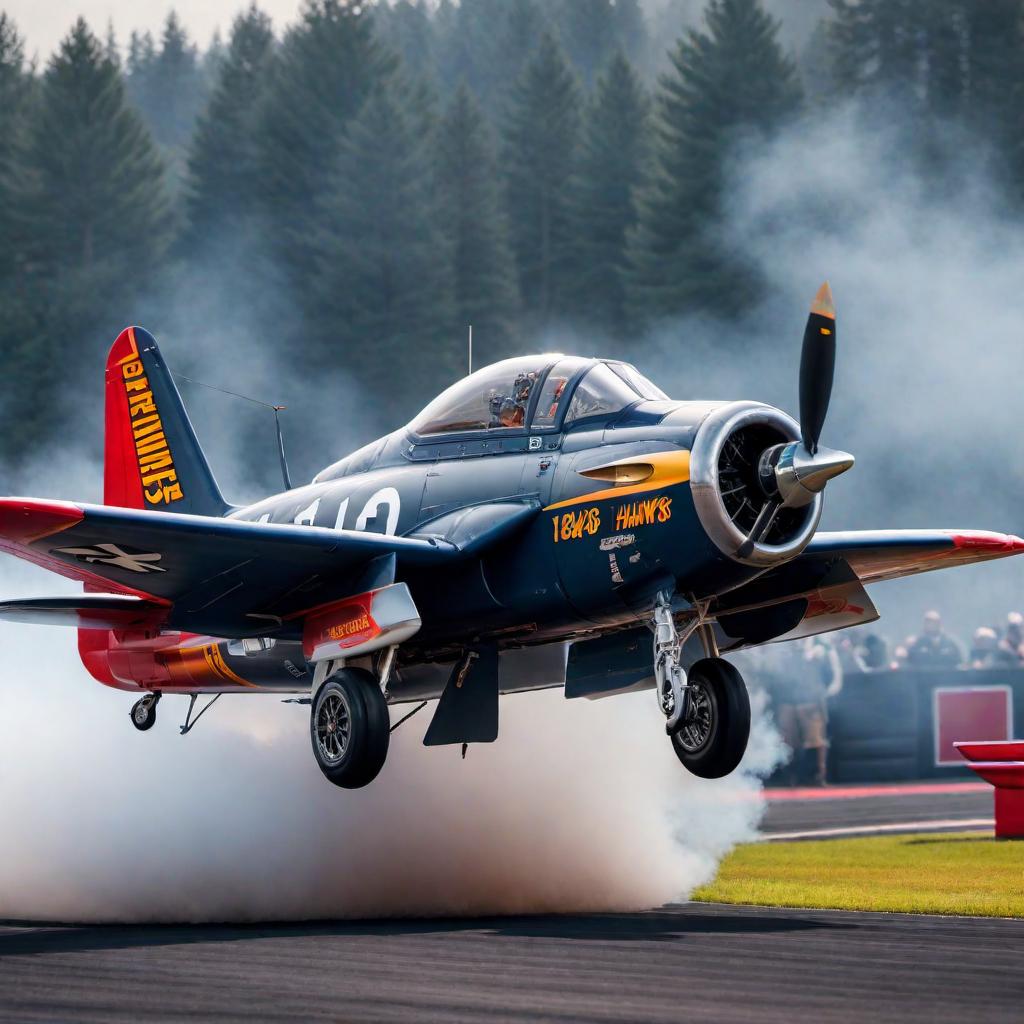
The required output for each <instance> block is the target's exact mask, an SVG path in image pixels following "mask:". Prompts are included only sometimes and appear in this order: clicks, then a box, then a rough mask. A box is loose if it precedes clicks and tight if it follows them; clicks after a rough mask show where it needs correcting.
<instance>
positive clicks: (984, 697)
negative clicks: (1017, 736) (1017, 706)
mask: <svg viewBox="0 0 1024 1024" xmlns="http://www.w3.org/2000/svg"><path fill="white" fill-rule="evenodd" d="M932 721H933V732H934V734H935V764H936V766H938V767H942V766H944V765H958V766H959V765H962V764H963V759H962V758H961V756H960V754H959V752H958V751H957V749H956V747H955V746H954V745H953V744H954V743H957V742H965V741H969V740H1005V739H1009V738H1010V729H1011V725H1012V722H1013V694H1012V693H1011V691H1010V688H1009V687H1008V686H971V687H968V686H964V687H949V688H943V689H938V690H936V691H935V695H934V703H933V705H932Z"/></svg>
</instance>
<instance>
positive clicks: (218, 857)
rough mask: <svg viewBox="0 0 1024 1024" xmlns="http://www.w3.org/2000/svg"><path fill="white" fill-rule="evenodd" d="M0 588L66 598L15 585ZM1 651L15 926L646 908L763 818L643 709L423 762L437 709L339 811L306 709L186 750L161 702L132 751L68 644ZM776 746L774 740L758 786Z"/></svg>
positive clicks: (46, 636)
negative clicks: (677, 752) (685, 756)
mask: <svg viewBox="0 0 1024 1024" xmlns="http://www.w3.org/2000/svg"><path fill="white" fill-rule="evenodd" d="M2 581H3V589H4V592H5V593H6V594H18V593H26V592H32V593H40V592H44V591H45V592H50V593H52V592H53V591H54V584H53V582H52V580H51V579H47V578H44V577H42V575H41V574H38V575H37V574H35V573H30V572H28V571H26V572H22V571H20V570H19V571H18V572H16V573H11V572H10V571H9V567H8V566H5V571H4V573H3V576H2ZM0 650H2V651H3V655H2V665H3V669H2V685H0V749H2V750H3V758H2V761H0V817H2V820H3V822H4V840H5V841H4V856H3V858H2V859H0V918H31V919H46V920H50V919H53V920H74V921H247V920H274V919H278V920H280V919H288V920H292V919H309V918H335V917H353V916H358V917H370V916H374V917H375V916H397V915H435V914H444V915H462V914H467V915H468V914H491V913H533V912H548V911H551V912H571V911H587V910H634V909H640V908H646V907H651V906H657V905H659V904H661V903H663V902H665V901H667V900H670V899H673V898H678V897H680V896H684V895H685V894H686V893H687V892H689V891H690V890H691V889H692V888H693V887H694V886H696V885H698V884H700V883H702V882H703V881H705V880H707V879H709V878H711V877H712V876H713V874H714V871H715V867H716V865H717V863H718V860H719V858H720V857H721V856H722V855H723V854H724V853H725V852H726V851H727V850H728V849H729V848H730V847H731V846H732V845H733V844H734V843H736V842H738V841H740V840H743V839H747V838H751V837H752V836H753V834H754V828H755V826H756V824H757V821H758V819H759V816H760V813H761V805H760V802H759V800H758V799H757V793H758V788H759V787H758V783H757V782H756V781H755V780H754V778H753V777H752V776H751V775H749V774H738V775H736V776H734V777H733V778H731V779H727V780H722V781H720V782H714V783H711V782H702V781H700V780H697V779H695V778H693V777H691V776H689V775H687V773H686V772H685V771H684V770H683V769H682V767H681V766H680V765H679V764H678V762H677V761H676V760H675V757H674V755H673V754H672V752H671V750H670V748H669V744H668V743H667V741H666V739H665V737H664V730H663V727H662V724H661V720H660V715H659V713H658V711H657V709H656V707H655V704H654V700H653V698H652V696H651V695H650V694H639V695H634V696H632V697H623V698H618V699H613V700H607V701H603V702H597V703H593V704H591V703H587V702H579V701H577V702H572V703H571V704H570V703H569V702H567V701H565V700H564V698H563V697H562V695H561V693H557V692H555V693H536V694H524V695H521V696H514V697H510V698H504V699H503V701H502V707H501V715H502V723H501V729H502V735H501V738H500V741H499V742H498V743H497V744H495V745H493V746H474V747H471V748H470V751H469V755H468V757H467V758H466V760H465V761H462V760H460V757H459V751H458V748H443V749H429V750H428V749H426V748H424V747H423V746H422V745H421V740H422V736H423V731H424V728H425V726H426V723H427V721H428V720H429V719H428V715H429V713H430V712H429V709H428V710H426V711H424V712H423V713H421V715H420V716H419V717H418V718H414V719H413V720H412V721H410V722H409V723H407V724H406V725H404V726H402V727H401V728H400V729H399V730H398V732H396V733H395V734H394V737H393V743H392V749H391V754H390V757H389V760H388V763H387V765H386V766H385V769H384V771H383V773H382V774H381V776H380V777H379V778H378V779H377V781H376V782H375V783H374V784H373V785H371V786H370V787H369V788H367V789H365V790H362V791H358V792H345V791H342V790H338V789H335V788H334V787H333V786H331V785H329V784H328V783H327V782H325V781H324V780H323V779H322V778H321V777H320V774H319V771H318V770H317V768H316V766H315V764H314V762H313V760H312V755H311V753H310V750H309V736H308V709H306V708H303V707H301V706H295V705H287V706H286V705H283V704H281V703H279V702H278V701H277V700H275V699H274V698H273V697H270V696H263V697H259V696H252V697H249V698H248V699H243V698H241V697H224V698H222V699H221V702H220V703H219V704H218V706H217V707H216V708H215V709H213V710H212V711H211V712H210V714H209V716H208V717H206V718H205V719H204V720H203V721H202V722H201V723H200V724H199V726H198V727H197V729H196V730H195V732H193V733H191V734H190V735H189V736H187V737H184V738H182V737H179V736H178V735H177V725H178V722H179V721H180V720H181V718H180V716H182V715H183V714H184V710H185V701H184V699H182V698H176V697H165V698H164V700H163V702H162V703H161V705H160V709H159V716H158V722H157V725H156V726H155V728H154V729H152V730H151V731H149V732H148V733H137V732H136V731H135V730H134V729H133V728H132V726H131V724H130V722H129V720H128V709H129V707H130V705H131V703H132V701H133V700H134V699H135V698H134V697H132V696H131V695H130V694H123V693H119V692H116V691H110V690H106V689H104V688H103V687H100V686H98V685H96V684H95V683H94V682H92V681H91V680H90V679H89V678H88V677H87V676H86V674H85V672H84V670H83V669H82V668H81V667H80V666H79V665H78V664H77V655H76V652H75V650H74V634H73V633H72V632H71V631H65V632H61V631H57V630H50V629H44V628H42V627H19V626H15V625H9V624H7V625H0ZM397 710H398V711H401V710H403V709H397ZM774 749H775V745H774V741H773V738H772V734H771V733H770V732H769V730H768V729H767V727H766V726H764V725H763V724H762V725H760V726H759V727H758V730H757V731H756V733H755V738H754V742H753V744H752V748H751V753H750V756H749V758H748V762H747V763H748V765H749V767H751V768H759V769H761V770H765V769H767V768H769V767H770V764H771V760H772V758H773V757H774V753H773V751H774Z"/></svg>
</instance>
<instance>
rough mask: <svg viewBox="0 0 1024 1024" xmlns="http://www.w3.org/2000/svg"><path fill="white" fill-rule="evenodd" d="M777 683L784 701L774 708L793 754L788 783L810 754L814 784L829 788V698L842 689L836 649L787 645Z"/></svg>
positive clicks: (813, 643)
mask: <svg viewBox="0 0 1024 1024" xmlns="http://www.w3.org/2000/svg"><path fill="white" fill-rule="evenodd" d="M779 676H780V682H781V684H782V688H783V691H784V696H785V700H784V701H783V702H781V703H776V705H775V717H776V722H777V723H778V726H779V731H780V732H781V733H782V738H783V739H784V740H785V741H786V744H787V745H788V746H789V747H790V749H791V750H792V751H793V770H792V771H791V775H790V783H791V784H792V783H793V781H795V778H796V776H798V775H799V773H800V768H801V761H802V759H803V757H804V756H805V753H806V754H807V755H809V754H810V752H811V751H813V752H814V753H813V757H814V782H815V783H816V784H817V785H819V786H825V785H827V784H828V780H827V769H828V706H827V701H828V698H829V697H831V696H834V695H835V694H837V693H838V692H839V691H840V690H841V689H842V685H843V670H842V666H841V665H840V661H839V655H838V654H837V653H836V649H835V647H834V646H833V645H832V644H831V643H829V641H828V640H827V639H825V638H819V637H808V638H807V639H805V640H802V641H798V642H796V643H792V644H787V645H786V649H785V657H784V661H783V664H782V665H781V666H780V672H779Z"/></svg>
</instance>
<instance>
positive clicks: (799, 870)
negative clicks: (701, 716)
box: [693, 832, 1024, 917]
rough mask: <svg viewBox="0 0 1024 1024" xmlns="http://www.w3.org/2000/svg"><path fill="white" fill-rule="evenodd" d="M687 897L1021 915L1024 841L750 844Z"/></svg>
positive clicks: (961, 836) (939, 837)
mask: <svg viewBox="0 0 1024 1024" xmlns="http://www.w3.org/2000/svg"><path fill="white" fill-rule="evenodd" d="M693 899H695V900H699V901H701V902H706V903H743V904H757V905H764V906H776V907H807V908H815V909H835V910H880V911H889V912H895V913H907V914H967V915H971V916H978V917H1024V841H1021V842H1008V841H1005V840H1004V841H999V840H995V839H993V838H992V837H991V836H989V835H983V834H982V835H979V834H976V833H969V832H958V833H947V834H916V835H900V836H868V837H862V838H857V839H829V840H809V841H808V840H805V841H801V842H777V843H753V844H750V845H747V846H741V847H738V848H737V849H736V850H734V851H733V852H732V853H731V854H730V855H729V856H728V857H727V858H726V859H725V861H724V862H723V863H722V866H721V869H720V870H719V872H718V877H717V878H716V879H715V880H714V881H713V882H712V883H711V884H709V885H706V886H703V887H702V888H701V889H698V890H697V892H696V893H694V895H693Z"/></svg>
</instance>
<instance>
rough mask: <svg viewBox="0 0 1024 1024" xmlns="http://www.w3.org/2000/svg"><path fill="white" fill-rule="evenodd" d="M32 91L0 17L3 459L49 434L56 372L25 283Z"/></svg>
mask: <svg viewBox="0 0 1024 1024" xmlns="http://www.w3.org/2000/svg"><path fill="white" fill-rule="evenodd" d="M31 85H32V84H31V80H30V77H29V75H28V73H27V71H26V68H25V48H24V42H23V40H22V38H21V36H20V35H19V34H18V31H17V29H16V28H15V26H14V23H13V21H11V19H10V17H8V15H6V14H4V13H2V12H0V313H2V315H0V364H2V365H3V367H4V379H5V381H6V382H7V385H8V387H7V391H6V393H5V396H4V400H3V402H2V403H0V458H2V459H4V460H5V461H10V460H13V459H16V458H17V457H18V455H19V453H24V452H25V451H30V450H31V448H32V445H33V444H34V443H38V440H39V438H40V437H41V436H43V435H42V431H41V429H40V428H41V426H42V424H43V423H44V422H45V413H44V412H43V411H42V410H41V408H40V406H41V405H42V404H43V403H40V402H39V401H38V395H39V393H40V389H41V388H42V387H44V382H45V381H46V380H47V375H48V372H49V370H50V368H51V366H50V361H49V360H48V359H47V352H46V348H45V346H41V345H39V344H38V339H39V330H38V327H39V325H38V322H37V317H36V315H35V311H36V310H37V309H39V308H41V307H42V306H43V302H42V301H40V299H39V297H38V296H36V295H35V293H34V290H33V289H31V287H30V286H29V284H28V282H26V280H25V276H26V275H25V269H26V258H25V257H26V252H25V244H26V241H27V231H26V228H27V225H26V224H25V222H24V219H23V213H24V210H23V202H24V198H25V195H26V189H27V186H28V181H27V179H26V170H27V169H26V165H25V159H26V157H25V142H26V136H27V129H28V125H29V119H30V114H31V101H32V94H31Z"/></svg>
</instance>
